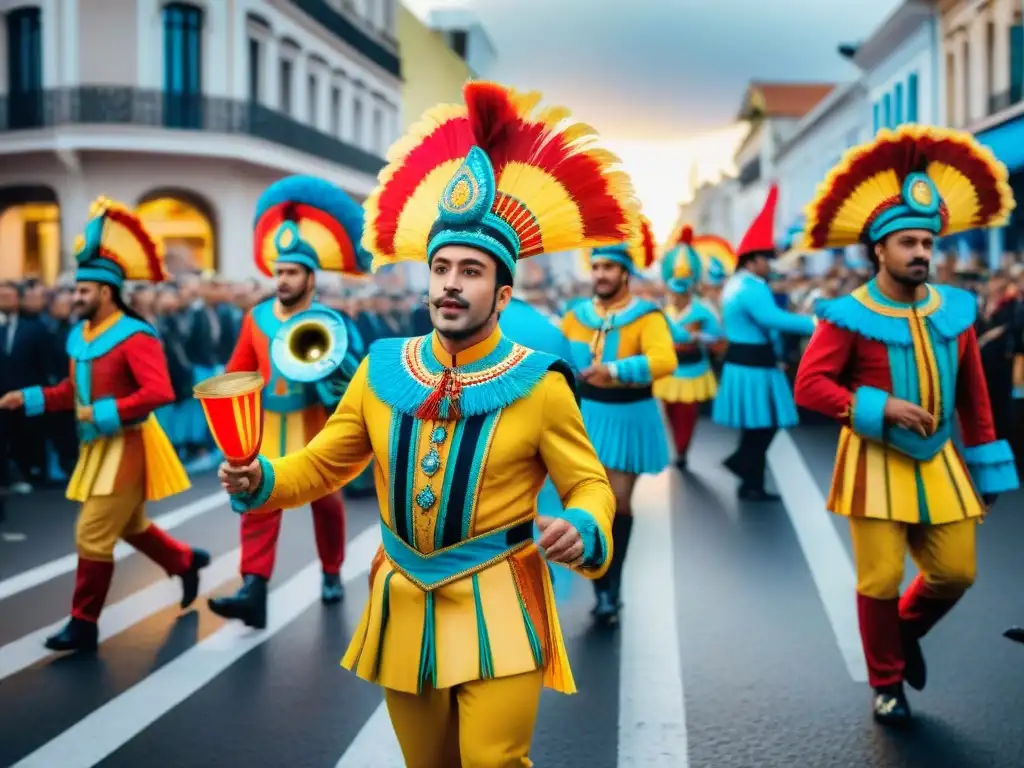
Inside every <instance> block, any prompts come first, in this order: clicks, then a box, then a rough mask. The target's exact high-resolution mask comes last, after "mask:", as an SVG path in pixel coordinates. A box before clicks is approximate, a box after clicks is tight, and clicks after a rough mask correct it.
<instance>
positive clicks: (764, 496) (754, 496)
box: [736, 485, 781, 503]
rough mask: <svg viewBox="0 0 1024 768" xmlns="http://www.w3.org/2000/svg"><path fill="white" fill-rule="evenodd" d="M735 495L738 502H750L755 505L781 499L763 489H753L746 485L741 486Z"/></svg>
mask: <svg viewBox="0 0 1024 768" xmlns="http://www.w3.org/2000/svg"><path fill="white" fill-rule="evenodd" d="M736 495H737V496H738V497H739V499H740V501H752V502H755V503H757V502H769V501H778V500H779V499H780V498H781V497H780V496H779V495H778V494H777V493H769V492H768V491H766V490H765V489H764V488H753V487H750V486H747V485H741V486H740V489H739V491H737V493H736Z"/></svg>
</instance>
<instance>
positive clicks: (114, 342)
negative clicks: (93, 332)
mask: <svg viewBox="0 0 1024 768" xmlns="http://www.w3.org/2000/svg"><path fill="white" fill-rule="evenodd" d="M136 333H145V334H147V335H149V336H152V337H153V338H154V339H156V338H159V337H158V336H157V333H156V330H155V329H154V328H153V326H151V325H150V324H149V323H145V322H143V321H142V320H136V319H135V318H134V317H128V316H127V315H124V316H123V317H121V319H119V320H118V321H117V322H116V323H114V324H113V325H112V326H110V327H109V328H107V330H105V331H104V332H103V333H101V334H100V335H99V336H97V337H96V338H95V339H93V340H92V341H86V340H85V321H82V322H80V323H76V324H75V326H74V327H73V328H72V329H71V331H70V333H68V340H67V344H66V346H65V351H66V352H67V354H68V357H70V358H72V359H73V360H74V361H75V362H76V363H80V362H85V361H88V360H95V359H96V358H98V357H103V356H104V355H106V354H108V353H109V352H110V351H111V350H113V349H114V347H116V346H118V345H119V344H121V343H122V342H124V341H127V340H128V338H129V337H131V336H134V335H135V334H136Z"/></svg>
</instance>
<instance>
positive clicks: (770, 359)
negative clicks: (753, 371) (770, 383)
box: [725, 343, 778, 368]
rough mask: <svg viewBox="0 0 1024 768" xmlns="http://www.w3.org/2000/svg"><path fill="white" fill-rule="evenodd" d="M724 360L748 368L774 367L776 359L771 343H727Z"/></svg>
mask: <svg viewBox="0 0 1024 768" xmlns="http://www.w3.org/2000/svg"><path fill="white" fill-rule="evenodd" d="M725 362H727V363H733V364H734V365H745V366H747V367H749V368H774V367H775V365H776V363H777V362H778V359H777V358H776V357H775V347H773V346H772V345H771V344H734V343H730V344H729V349H727V350H726V352H725Z"/></svg>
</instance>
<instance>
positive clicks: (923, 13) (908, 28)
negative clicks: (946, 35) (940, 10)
mask: <svg viewBox="0 0 1024 768" xmlns="http://www.w3.org/2000/svg"><path fill="white" fill-rule="evenodd" d="M935 14H936V10H935V6H934V4H933V2H932V0H905V1H904V2H903V3H902V4H901V5H900V6H899V7H898V8H897V9H896V10H895V11H893V12H892V13H891V14H890V15H889V17H888V18H887V19H886V20H885V21H883V22H882V23H881V24H879V26H878V28H877V29H876V30H875V32H874V34H873V35H871V37H869V38H868V39H867V40H865V41H864V42H863V43H861V44H860V46H859V47H858V48H857V53H856V54H855V55H854V57H853V63H854V64H856V65H857V66H858V67H860V68H861V69H862V70H864V71H865V72H868V71H870V70H872V69H875V68H876V67H878V66H879V65H880V64H881V63H882V62H883V61H885V60H886V59H887V58H889V57H890V56H891V55H892V54H893V52H894V51H895V50H896V49H897V48H898V47H899V46H900V44H901V43H903V42H905V41H906V40H908V39H909V38H910V36H911V35H912V34H914V33H915V32H917V30H918V29H919V28H920V27H921V25H922V24H925V23H926V22H927V21H928V20H930V19H931V18H933V17H934V16H935Z"/></svg>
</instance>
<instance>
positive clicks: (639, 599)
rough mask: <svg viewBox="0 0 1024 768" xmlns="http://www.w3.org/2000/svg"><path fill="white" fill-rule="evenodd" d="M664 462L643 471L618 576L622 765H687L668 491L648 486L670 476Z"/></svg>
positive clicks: (685, 767)
mask: <svg viewBox="0 0 1024 768" xmlns="http://www.w3.org/2000/svg"><path fill="white" fill-rule="evenodd" d="M672 472H675V469H674V468H669V469H668V470H666V471H665V472H663V473H662V474H661V475H659V476H657V477H641V478H640V481H639V483H638V488H637V491H636V493H635V494H634V497H633V498H634V499H635V501H634V504H635V506H636V509H635V513H636V514H635V517H634V518H633V520H634V522H633V534H632V538H631V541H630V551H631V552H633V556H632V557H630V558H628V559H627V560H626V563H625V568H624V572H623V577H622V600H623V603H624V604H625V605H627V606H628V608H627V609H626V610H627V613H625V614H623V621H622V622H621V623H620V624H619V632H620V633H621V644H620V647H619V759H618V765H619V766H620V768H640V767H641V766H642V767H643V768H689V764H690V761H689V756H688V744H689V740H688V736H687V732H686V705H685V698H684V692H683V670H682V663H681V661H680V653H679V651H678V649H679V648H680V647H681V645H682V644H681V642H680V639H679V624H678V621H677V618H676V590H675V583H676V577H675V552H674V549H673V545H672V527H671V526H672V521H671V495H670V494H669V493H668V490H667V488H665V489H664V490H662V491H660V492H654V491H652V490H650V489H646V490H645V488H644V486H645V485H648V484H654V483H660V484H662V486H663V488H664V485H665V484H666V483H668V482H670V479H671V478H670V475H669V473H672Z"/></svg>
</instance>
